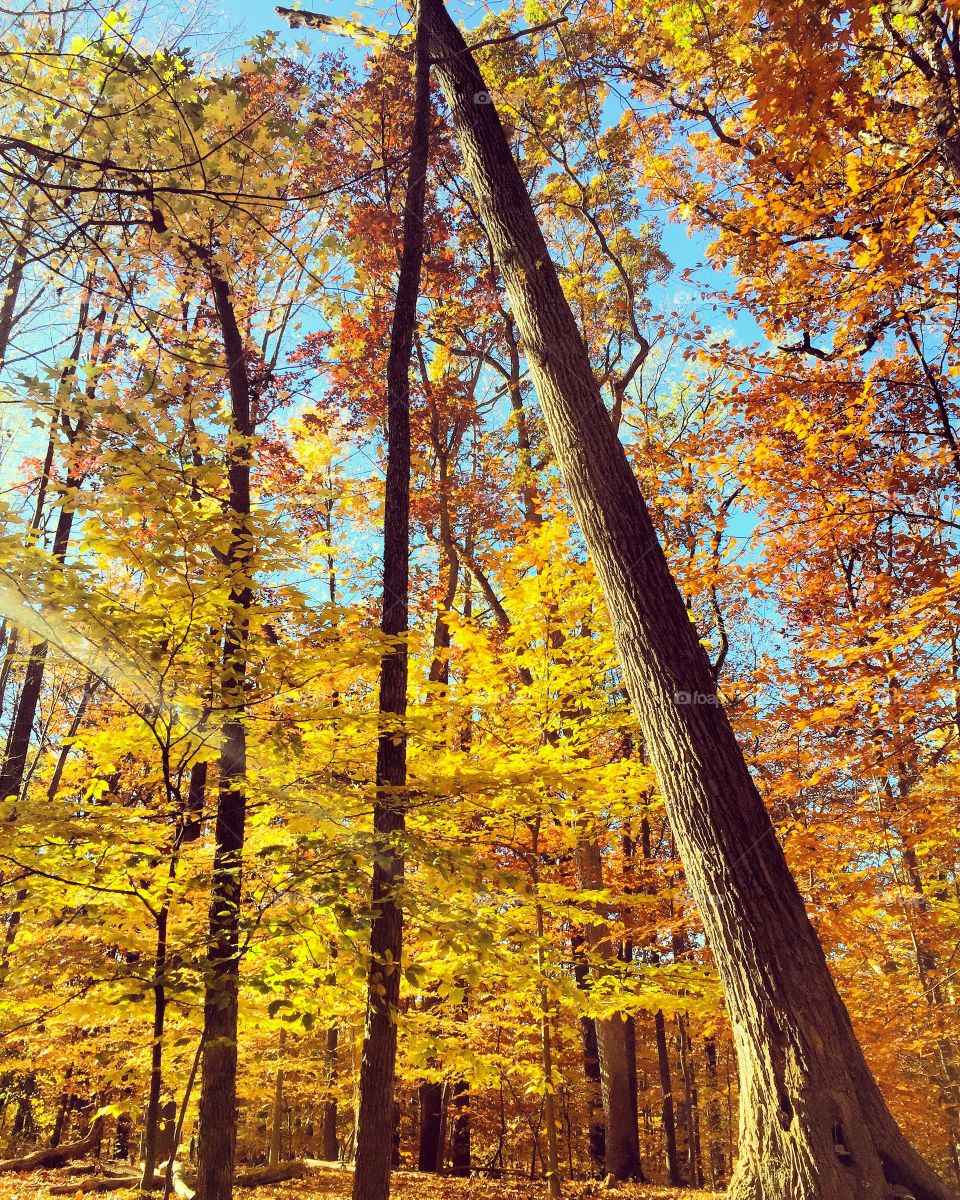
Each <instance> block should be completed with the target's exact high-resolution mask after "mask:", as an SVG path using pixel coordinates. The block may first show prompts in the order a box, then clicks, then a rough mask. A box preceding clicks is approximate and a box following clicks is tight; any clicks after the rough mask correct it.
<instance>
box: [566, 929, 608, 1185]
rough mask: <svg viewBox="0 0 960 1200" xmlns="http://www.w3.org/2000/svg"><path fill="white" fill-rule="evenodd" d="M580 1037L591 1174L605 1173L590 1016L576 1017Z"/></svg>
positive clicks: (578, 950)
mask: <svg viewBox="0 0 960 1200" xmlns="http://www.w3.org/2000/svg"><path fill="white" fill-rule="evenodd" d="M583 942H584V939H583V937H582V935H579V934H578V935H577V936H576V937H574V939H573V977H574V979H575V980H576V981H577V986H578V987H580V988H584V989H585V988H586V986H587V975H588V971H589V968H588V966H587V964H586V962H585V961H584V957H583ZM580 1040H581V1042H582V1044H583V1073H584V1076H585V1078H586V1081H587V1151H588V1153H589V1155H590V1165H591V1167H592V1168H593V1174H594V1175H596V1176H597V1177H598V1178H599V1177H601V1176H603V1175H604V1174H605V1173H606V1162H607V1155H606V1138H605V1134H606V1128H605V1126H604V1122H603V1092H602V1090H601V1081H600V1050H599V1048H598V1046H597V1027H596V1024H595V1023H594V1020H593V1018H592V1017H581V1018H580Z"/></svg>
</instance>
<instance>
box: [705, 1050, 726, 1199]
mask: <svg viewBox="0 0 960 1200" xmlns="http://www.w3.org/2000/svg"><path fill="white" fill-rule="evenodd" d="M703 1058H704V1064H705V1066H706V1069H707V1083H708V1086H709V1089H710V1091H709V1095H708V1096H707V1128H708V1130H709V1133H710V1152H709V1155H708V1158H709V1162H710V1186H711V1188H713V1190H714V1191H716V1190H717V1188H718V1187H720V1183H721V1180H722V1179H723V1176H724V1173H725V1166H724V1161H723V1147H722V1146H721V1144H720V1105H719V1102H718V1100H717V1043H716V1041H715V1040H714V1039H713V1038H712V1037H708V1038H706V1039H705V1040H704V1043H703Z"/></svg>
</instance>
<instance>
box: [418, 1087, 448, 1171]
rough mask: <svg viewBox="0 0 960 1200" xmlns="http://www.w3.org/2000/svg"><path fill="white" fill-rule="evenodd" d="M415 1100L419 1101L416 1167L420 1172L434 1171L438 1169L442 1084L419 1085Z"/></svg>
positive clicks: (441, 1117)
mask: <svg viewBox="0 0 960 1200" xmlns="http://www.w3.org/2000/svg"><path fill="white" fill-rule="evenodd" d="M417 1098H418V1100H419V1101H420V1128H419V1141H418V1146H417V1166H418V1168H419V1169H420V1170H421V1171H436V1170H438V1169H439V1167H438V1158H439V1154H440V1125H441V1122H442V1119H443V1104H442V1101H443V1084H441V1083H426V1082H425V1083H421V1084H420V1086H419V1087H418V1088H417Z"/></svg>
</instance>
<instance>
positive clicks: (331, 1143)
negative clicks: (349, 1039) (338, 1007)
mask: <svg viewBox="0 0 960 1200" xmlns="http://www.w3.org/2000/svg"><path fill="white" fill-rule="evenodd" d="M337 1039H338V1034H337V1027H336V1025H328V1026H327V1042H326V1046H325V1048H324V1066H325V1070H326V1077H327V1078H326V1084H327V1089H328V1095H327V1099H326V1100H324V1102H323V1105H322V1107H321V1110H320V1111H321V1118H320V1119H321V1146H322V1150H321V1157H322V1158H323V1159H325V1160H326V1161H327V1162H336V1161H337V1159H338V1158H339V1157H340V1147H339V1144H338V1142H337V1097H336V1094H335V1093H334V1088H335V1087H336V1086H337Z"/></svg>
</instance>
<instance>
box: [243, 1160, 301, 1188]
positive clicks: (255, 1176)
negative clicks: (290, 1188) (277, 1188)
mask: <svg viewBox="0 0 960 1200" xmlns="http://www.w3.org/2000/svg"><path fill="white" fill-rule="evenodd" d="M306 1170H307V1168H306V1167H305V1166H304V1164H303V1163H302V1162H299V1161H291V1162H282V1163H274V1164H273V1165H272V1166H269V1167H250V1168H248V1169H247V1170H246V1171H238V1172H237V1174H236V1175H235V1176H234V1177H233V1186H234V1187H261V1186H263V1185H266V1184H268V1183H286V1181H287V1180H288V1179H300V1178H301V1176H302V1175H304V1174H305V1173H306Z"/></svg>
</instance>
